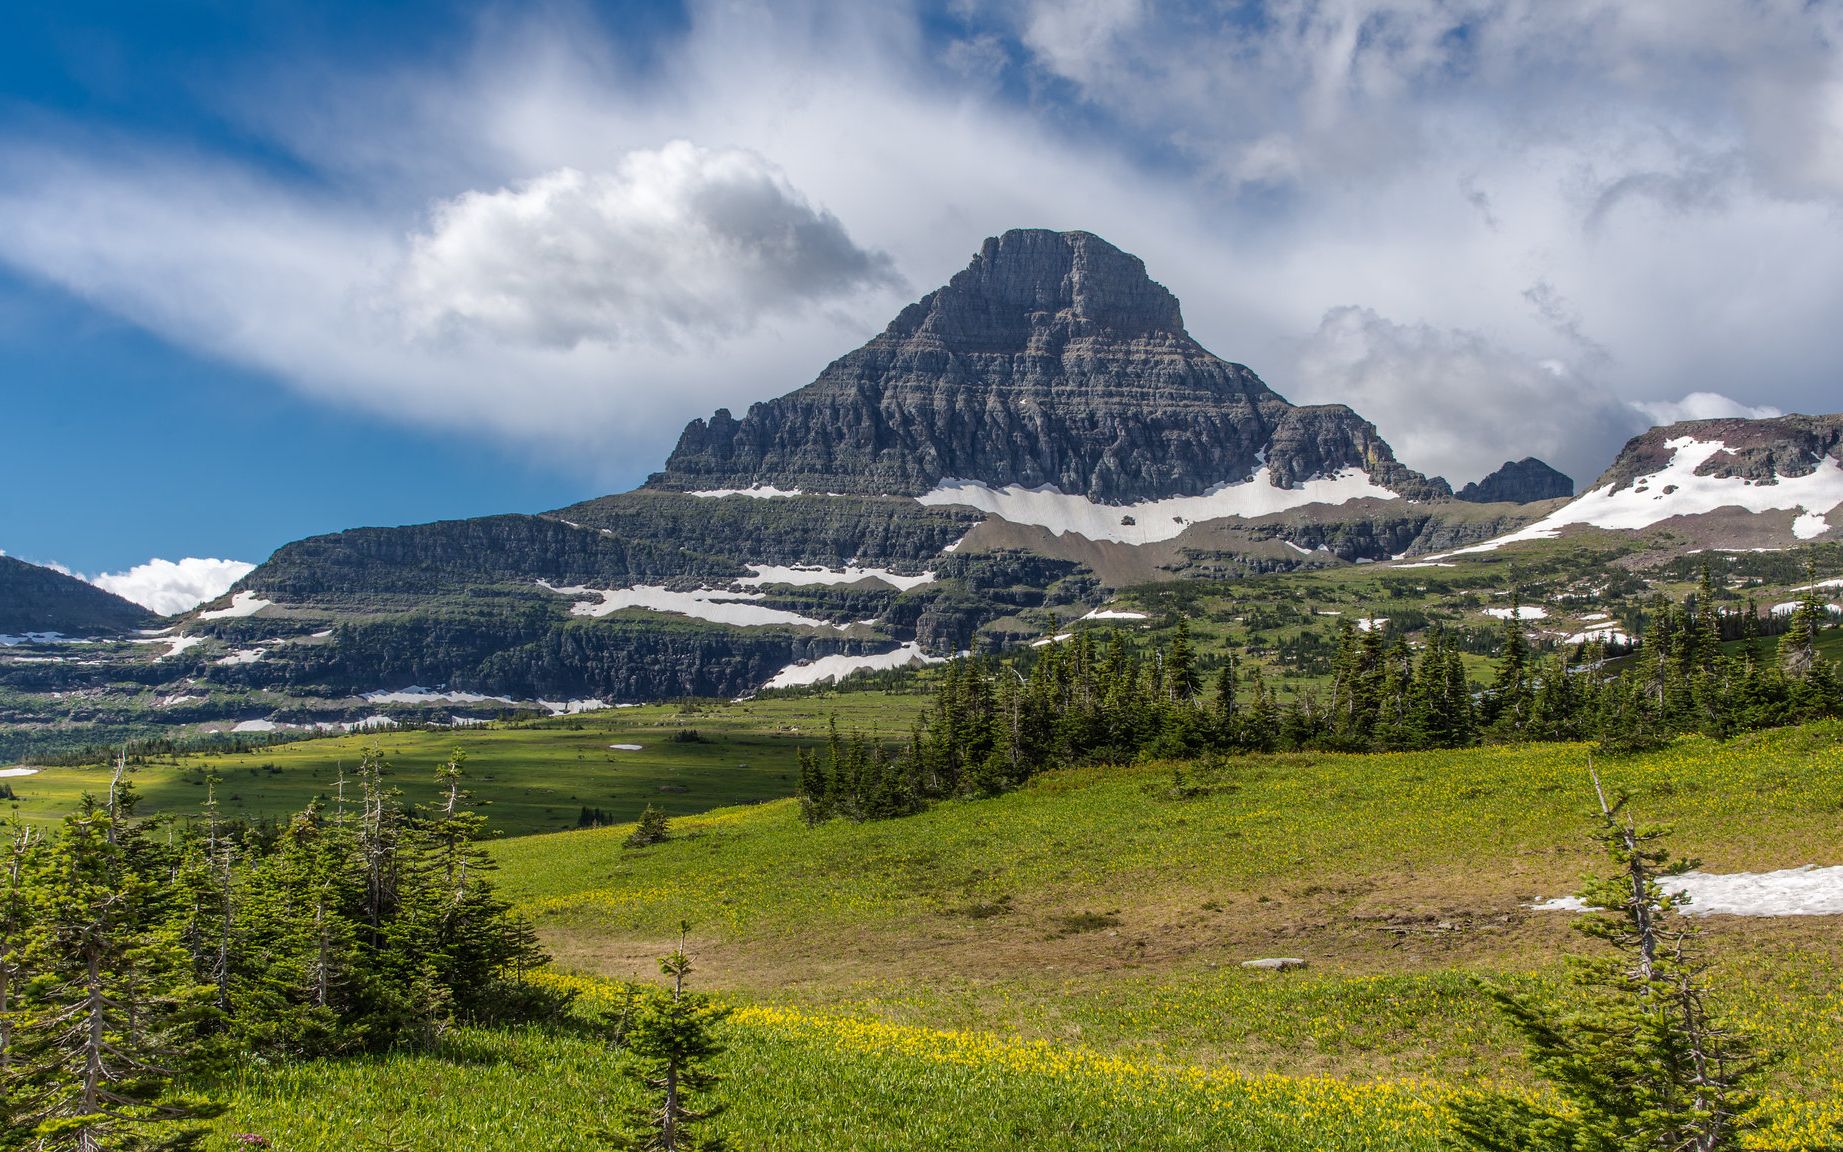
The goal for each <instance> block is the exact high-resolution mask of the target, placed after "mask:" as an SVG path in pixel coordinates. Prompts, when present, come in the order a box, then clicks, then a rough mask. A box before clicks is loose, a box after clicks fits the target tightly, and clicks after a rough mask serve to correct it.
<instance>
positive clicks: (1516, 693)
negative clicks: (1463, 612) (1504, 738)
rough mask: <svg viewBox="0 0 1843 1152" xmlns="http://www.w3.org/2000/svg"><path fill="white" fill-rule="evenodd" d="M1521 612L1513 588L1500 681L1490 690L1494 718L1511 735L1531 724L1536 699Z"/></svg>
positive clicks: (1505, 625) (1506, 733) (1519, 602)
mask: <svg viewBox="0 0 1843 1152" xmlns="http://www.w3.org/2000/svg"><path fill="white" fill-rule="evenodd" d="M1522 616H1523V601H1522V598H1521V597H1520V596H1519V595H1518V594H1517V592H1516V590H1515V589H1512V590H1511V593H1510V614H1509V616H1507V617H1505V619H1504V648H1503V651H1502V653H1500V654H1499V656H1498V662H1497V683H1496V685H1495V686H1493V688H1492V690H1491V708H1492V718H1493V720H1494V721H1495V725H1496V728H1497V730H1498V731H1499V732H1501V733H1503V734H1505V735H1509V736H1520V735H1522V734H1523V730H1524V729H1525V728H1526V727H1528V726H1529V721H1530V715H1531V711H1532V709H1533V705H1534V701H1535V694H1534V691H1533V685H1532V679H1533V678H1532V677H1531V675H1530V652H1529V641H1528V640H1526V639H1524V636H1523V619H1522Z"/></svg>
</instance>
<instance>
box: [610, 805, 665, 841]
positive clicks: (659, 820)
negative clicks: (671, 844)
mask: <svg viewBox="0 0 1843 1152" xmlns="http://www.w3.org/2000/svg"><path fill="white" fill-rule="evenodd" d="M671 835H672V831H671V823H670V821H668V820H667V819H666V814H665V812H664V811H663V810H661V809H659V808H655V807H653V806H652V805H651V804H648V805H647V806H646V807H645V808H644V809H643V810H642V811H641V813H640V820H639V822H638V823H636V824H635V825H634V830H633V831H632V832H629V833H628V834H627V839H626V840H624V841H622V844H623V845H625V846H626V847H628V848H645V847H647V846H648V845H652V844H659V843H663V842H664V841H665V840H667V839H669V838H670V837H671Z"/></svg>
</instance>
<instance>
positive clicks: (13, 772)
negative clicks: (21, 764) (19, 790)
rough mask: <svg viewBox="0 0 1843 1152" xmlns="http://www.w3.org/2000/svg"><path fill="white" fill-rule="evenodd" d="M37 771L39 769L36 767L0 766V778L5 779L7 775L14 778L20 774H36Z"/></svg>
mask: <svg viewBox="0 0 1843 1152" xmlns="http://www.w3.org/2000/svg"><path fill="white" fill-rule="evenodd" d="M38 773H39V770H38V769H37V768H0V779H6V778H9V777H15V778H16V777H20V776H36V775H38Z"/></svg>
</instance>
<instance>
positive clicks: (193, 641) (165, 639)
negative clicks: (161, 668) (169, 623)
mask: <svg viewBox="0 0 1843 1152" xmlns="http://www.w3.org/2000/svg"><path fill="white" fill-rule="evenodd" d="M204 642H205V638H204V637H203V636H150V637H148V638H147V639H145V640H131V641H129V643H131V644H165V645H166V646H167V648H166V651H165V652H162V653H161V654H160V655H158V656H156V657H154V659H155V660H171V659H172V658H173V657H175V656H177V655H179V654H180V653H181V652H184V651H185V650H186V649H188V648H193V647H196V646H197V645H200V644H203V643H204Z"/></svg>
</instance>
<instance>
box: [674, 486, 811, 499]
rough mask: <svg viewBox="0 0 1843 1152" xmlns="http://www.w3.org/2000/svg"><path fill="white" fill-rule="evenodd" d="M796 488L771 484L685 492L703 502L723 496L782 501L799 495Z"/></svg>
mask: <svg viewBox="0 0 1843 1152" xmlns="http://www.w3.org/2000/svg"><path fill="white" fill-rule="evenodd" d="M800 494H801V493H800V490H799V489H798V488H776V487H775V486H774V485H772V484H757V485H755V486H754V487H752V488H708V489H705V490H704V491H702V492H687V493H685V495H687V496H696V497H698V498H699V499H703V500H720V499H722V498H723V497H725V496H749V497H752V498H754V499H756V500H784V499H786V498H787V497H789V496H798V495H800Z"/></svg>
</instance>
